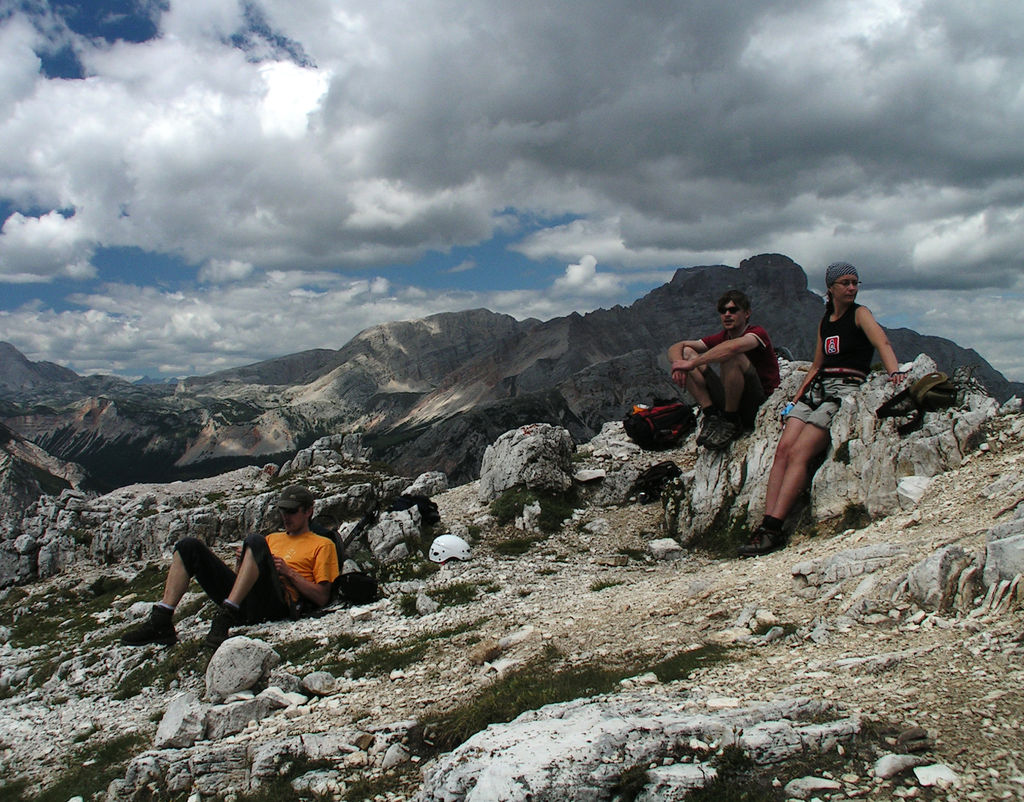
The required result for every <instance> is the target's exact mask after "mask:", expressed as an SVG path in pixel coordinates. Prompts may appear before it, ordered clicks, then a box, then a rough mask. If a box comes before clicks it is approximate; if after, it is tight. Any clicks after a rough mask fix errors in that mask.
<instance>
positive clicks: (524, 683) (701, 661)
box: [412, 645, 727, 753]
mask: <svg viewBox="0 0 1024 802" xmlns="http://www.w3.org/2000/svg"><path fill="white" fill-rule="evenodd" d="M726 651H727V650H726V649H725V647H722V646H705V647H703V648H701V649H696V650H694V651H691V652H684V653H683V654H680V655H676V656H673V657H668V658H663V659H659V660H657V661H656V662H654V663H653V665H652V664H651V663H650V662H649V660H650V658H641V659H639V660H637V661H636V662H633V663H629V664H624V665H607V664H604V663H601V664H598V663H587V664H583V665H561V666H560V665H559V664H560V663H561V662H562V655H561V653H560V652H559V651H558V650H557V649H555V648H554V647H553V646H550V645H549V646H547V647H546V648H545V650H544V651H543V652H542V653H541V654H540V655H538V656H537V657H535V658H534V659H533V660H531V661H530V662H529V663H527V664H526V665H525V666H523V667H521V668H519V669H518V670H516V671H513V672H510V673H509V674H506V675H505V676H504V677H501V678H499V679H497V680H495V681H494V682H493V683H492V684H491V685H489V686H487V687H486V688H484V689H483V690H482V691H481V692H480V693H479V694H478V695H477V696H476V697H475V698H473V699H471V700H470V701H468V702H466V703H465V704H463V705H461V706H459V707H457V708H454V709H452V710H448V711H431V712H428V713H427V714H426V715H425V716H424V717H423V719H422V727H421V728H420V727H417V728H415V729H414V731H413V733H412V736H413V740H414V741H422V747H423V749H424V751H426V752H427V753H432V752H436V751H442V752H446V751H450V750H452V749H454V748H455V747H457V746H458V745H459V744H461V743H463V742H464V741H465V740H467V739H468V738H470V737H471V736H472V735H474V734H475V733H477V732H480V731H481V730H483V729H484V728H486V727H487V726H488V725H489V724H496V723H504V722H508V721H511V720H512V719H514V718H515V717H516V716H518V715H519V714H520V713H523V712H525V711H527V710H536V709H538V708H540V707H543V706H544V705H548V704H554V703H557V702H566V701H569V700H571V699H579V698H582V697H587V696H593V695H595V694H599V693H607V692H609V691H612V690H614V689H615V688H616V687H617V686H618V684H619V682H620V681H621V680H623V679H625V678H627V677H633V676H637V675H638V674H640V673H644V672H646V671H653V672H654V673H655V674H656V675H657V676H658V679H659V680H661V681H662V682H671V681H673V680H677V679H683V678H685V677H687V676H689V674H690V673H692V672H693V671H694V670H695V669H697V668H700V667H702V666H705V665H707V664H709V663H711V662H714V661H718V660H723V659H725V655H726Z"/></svg>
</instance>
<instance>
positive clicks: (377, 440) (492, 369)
mask: <svg viewBox="0 0 1024 802" xmlns="http://www.w3.org/2000/svg"><path fill="white" fill-rule="evenodd" d="M731 288H737V289H741V290H743V291H744V292H746V293H747V295H748V296H749V297H750V298H751V302H752V305H753V318H752V319H753V321H754V322H756V323H759V324H760V325H763V326H764V327H765V328H766V329H767V330H768V332H769V334H770V335H771V337H772V340H773V342H774V343H775V344H776V346H782V347H785V348H786V349H788V350H789V352H791V353H792V354H793V355H794V357H795V358H797V359H805V360H808V359H810V357H811V352H812V350H813V346H814V338H815V331H816V326H817V322H818V320H819V319H820V317H821V314H822V311H823V307H822V301H821V298H820V296H818V295H816V294H815V293H813V292H811V291H810V290H809V289H808V287H807V277H806V274H805V273H804V272H803V270H802V269H801V268H800V266H799V265H797V264H796V263H794V262H793V261H792V260H791V259H789V258H788V257H786V256H783V255H780V254H761V255H759V256H754V257H751V258H750V259H746V260H744V261H743V262H742V263H741V264H740V266H739V267H737V268H733V267H728V266H724V265H715V266H703V267H693V268H686V269H680V270H678V271H677V272H676V273H675V275H674V276H673V278H672V280H671V281H670V282H668V283H667V284H665V285H663V286H661V287H658V288H656V289H654V290H652V291H651V292H650V293H648V294H647V295H645V296H644V297H642V298H640V299H638V300H637V301H636V302H634V303H633V304H631V305H630V306H628V307H622V306H615V307H613V308H611V309H599V310H596V311H594V312H590V313H588V314H584V315H581V314H577V313H573V314H570V315H567V316H564V317H559V318H554V319H552V320H548V321H544V322H541V321H538V320H532V319H531V320H525V321H519V320H516V319H515V318H513V317H511V316H508V315H502V314H497V313H494V312H490V311H488V310H485V309H475V310H469V311H465V312H450V313H442V314H437V315H431V316H429V317H426V318H423V319H420V320H412V321H399V322H391V323H385V324H381V325H379V326H373V327H371V328H369V329H366V330H364V331H362V332H360V333H359V334H358V335H356V336H355V337H354V338H353V339H352V340H351V341H349V342H348V343H346V344H345V345H344V346H342V347H341V348H340V349H338V350H330V349H313V350H309V351H303V352H300V353H297V354H291V355H286V356H281V357H277V358H275V359H270V360H266V361H263V362H258V363H255V364H252V365H246V366H243V367H239V368H233V369H229V370H224V371H219V372H217V373H213V374H210V375H208V376H201V377H190V378H188V379H185V380H182V381H180V382H178V384H177V387H168V386H166V385H141V386H136V385H131V384H129V383H128V382H124V381H123V380H120V379H116V378H113V377H77V376H76V375H75V374H74V373H73V372H71V371H68V370H67V369H66V368H60V367H59V366H56V365H52V364H50V363H33V362H29V361H28V360H26V359H25V358H24V357H23V356H22V355H21V354H20V353H18V352H17V350H16V349H14V348H13V346H10V345H7V344H3V345H4V346H6V347H0V375H2V376H3V377H4V379H5V380H4V381H2V382H0V399H2V400H0V421H3V422H4V423H6V425H7V426H9V427H10V428H11V429H13V430H14V431H16V432H19V433H20V434H21V435H23V436H24V437H26V438H27V439H29V440H31V441H33V442H35V443H37V444H38V445H39V446H41V447H42V448H45V449H46V450H47V451H49V452H50V453H52V454H54V455H56V456H59V457H60V458H62V459H65V460H72V461H76V462H79V463H80V464H82V465H83V466H85V467H86V468H87V469H88V470H89V471H90V472H91V473H92V474H93V475H95V476H97V477H98V478H99V479H100V480H101V481H103V482H105V483H107V484H109V485H112V486H113V485H119V484H124V483H126V482H135V481H168V480H170V479H174V478H193V477H197V476H204V475H213V474H215V473H218V472H221V471H223V470H226V469H228V468H234V467H239V466H240V465H242V464H254V463H255V464H260V463H265V462H270V461H283V459H285V458H286V457H287V456H288V455H289V454H290V453H292V452H294V451H295V450H296V449H297V448H300V447H302V446H304V445H307V444H308V443H309V442H311V441H312V440H313V439H314V438H316V437H318V436H320V435H323V434H332V433H338V432H346V431H361V432H364V433H366V435H367V438H366V439H367V443H368V444H370V445H371V446H372V447H373V448H374V450H375V456H377V457H378V458H380V459H384V460H387V461H389V462H391V463H392V464H393V465H394V466H395V468H396V469H398V470H400V471H403V472H405V473H407V474H409V475H413V474H415V473H418V472H420V471H423V470H443V471H445V472H446V473H448V474H449V477H450V478H451V479H452V481H453V482H460V481H466V480H469V479H472V478H475V476H476V474H477V472H478V470H479V460H480V458H481V456H482V453H483V449H484V448H485V447H486V446H487V445H488V444H490V443H491V442H493V441H494V440H495V439H496V437H497V436H498V435H500V434H501V433H502V432H504V431H507V430H508V429H510V428H514V427H515V426H518V425H522V424H523V423H529V422H535V421H545V422H551V423H558V424H560V425H563V426H565V427H566V428H568V429H569V431H570V432H572V433H573V435H574V436H575V437H577V439H579V440H584V439H589V437H591V436H593V434H594V433H596V431H597V430H598V429H600V426H601V425H602V424H603V423H604V422H606V421H609V420H615V419H618V418H619V417H621V416H622V414H623V411H624V410H625V409H626V408H627V407H628V406H629V405H631V404H632V403H634V402H635V401H641V400H649V399H651V398H654V397H659V396H660V397H663V396H669V397H671V396H674V395H678V393H679V390H678V388H677V387H676V386H675V385H674V384H672V383H671V382H670V381H669V377H668V371H667V367H668V365H667V361H666V360H665V357H664V353H665V350H666V349H667V347H668V346H669V345H670V344H671V343H673V342H675V341H677V340H680V339H684V338H689V337H695V336H701V335H704V334H708V333H712V332H714V331H716V330H718V329H719V327H720V323H719V318H718V315H717V313H716V310H715V301H716V300H717V298H718V297H719V296H720V295H721V294H722V293H723V292H724V291H726V290H728V289H731ZM889 336H890V338H891V340H892V342H893V346H894V348H895V349H896V353H897V356H898V357H899V358H900V359H901V360H904V361H909V360H911V359H913V358H914V357H915V356H916V355H917V354H918V353H920V352H925V353H928V354H929V355H930V356H931V357H932V358H933V359H935V361H936V362H937V364H938V365H939V366H940V368H942V369H946V370H952V368H953V367H955V366H957V365H961V364H970V365H978V366H979V368H978V372H977V376H978V378H980V379H981V380H982V381H983V382H984V383H985V385H986V386H987V387H988V388H989V390H990V391H991V392H992V394H993V395H995V396H996V397H997V398H1000V399H1002V398H1006V397H1008V396H1009V395H1011V394H1013V393H1019V394H1024V392H1022V391H1024V385H1021V384H1020V383H1011V382H1007V381H1006V379H1005V378H1004V377H1003V376H1002V375H1001V374H999V373H998V372H997V371H995V370H994V369H993V368H992V367H991V366H990V365H988V363H987V362H985V360H984V359H982V358H981V357H980V356H979V355H978V354H977V353H976V352H974V351H971V350H967V349H963V348H961V347H960V346H958V345H956V344H955V343H953V342H951V341H949V340H945V339H943V338H938V337H928V336H924V335H920V334H917V333H916V332H913V331H911V330H908V329H896V330H889ZM8 365H12V366H13V368H12V370H11V371H10V373H9V372H8V370H7V368H8ZM8 376H10V377H11V378H10V379H9V380H8Z"/></svg>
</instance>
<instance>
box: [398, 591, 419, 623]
mask: <svg viewBox="0 0 1024 802" xmlns="http://www.w3.org/2000/svg"><path fill="white" fill-rule="evenodd" d="M416 598H417V597H416V594H415V593H403V594H402V595H401V596H399V597H398V601H397V602H396V604H397V606H398V611H399V612H400V613H401V614H402V615H404V616H405V617H406V618H412V617H413V616H415V615H416V614H417V612H418V610H417V609H416Z"/></svg>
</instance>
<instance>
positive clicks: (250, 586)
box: [121, 485, 338, 649]
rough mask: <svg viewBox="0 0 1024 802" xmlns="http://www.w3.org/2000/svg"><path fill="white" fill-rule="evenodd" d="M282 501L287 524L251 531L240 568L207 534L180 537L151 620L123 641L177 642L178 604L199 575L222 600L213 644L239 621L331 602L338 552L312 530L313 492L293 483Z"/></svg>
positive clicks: (278, 615)
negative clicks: (264, 533) (216, 550)
mask: <svg viewBox="0 0 1024 802" xmlns="http://www.w3.org/2000/svg"><path fill="white" fill-rule="evenodd" d="M277 507H278V510H279V512H280V513H281V518H282V519H283V521H284V531H283V532H273V533H271V534H269V535H267V536H266V537H263V536H262V535H250V536H249V537H247V538H246V539H245V542H244V544H243V545H242V549H241V554H240V555H239V561H238V564H237V570H238V573H237V574H236V573H235V572H234V571H232V570H231V569H230V568H229V567H228V566H226V565H225V564H224V563H223V562H222V561H221V560H220V559H219V558H218V557H217V556H216V555H215V554H214V553H213V552H212V551H210V549H209V547H208V546H207V545H206V544H205V543H203V542H202V541H200V540H197V539H196V538H193V537H188V538H182V539H181V540H179V541H178V542H177V543H176V544H175V546H174V557H173V558H172V559H171V567H170V570H169V571H168V573H167V581H166V582H165V584H164V595H163V598H161V600H160V601H159V602H158V603H157V604H154V605H153V608H152V610H151V611H150V616H149V619H148V620H147V621H146V622H145V623H144V624H142V625H140V626H139V627H136V628H135V629H133V630H131V631H130V632H128V633H127V634H125V636H124V637H123V638H121V643H123V644H124V645H126V646H143V645H145V644H148V643H160V644H163V645H165V646H170V645H172V644H174V643H177V641H178V635H177V633H176V632H175V631H174V623H173V617H174V608H175V607H177V605H178V602H180V601H181V598H182V596H184V595H185V591H186V590H187V589H188V584H189V581H190V580H191V579H192V578H193V577H195V580H196V581H197V582H198V583H199V585H200V586H201V587H202V588H203V590H204V591H206V595H207V596H209V597H210V598H211V599H213V600H214V601H215V602H216V603H217V604H219V605H220V606H221V610H220V612H219V613H218V614H217V616H216V618H214V620H213V623H212V625H211V626H210V632H209V634H208V635H207V636H206V645H207V646H209V647H210V648H211V649H216V648H217V647H218V646H220V645H221V643H223V642H224V641H225V640H226V639H227V637H228V635H229V633H230V629H231V627H233V626H239V625H242V624H252V623H256V622H258V621H268V620H274V619H280V618H289V617H296V616H298V615H299V614H300V613H301V612H302V610H303V609H304V608H305V609H310V608H319V607H323V606H324V605H325V604H327V603H328V602H329V601H330V598H331V584H332V583H333V582H334V580H335V579H336V578H337V576H338V554H337V550H336V549H335V546H334V543H333V542H332V541H331V540H329V539H328V538H325V537H321V536H320V535H316V534H314V533H313V532H311V531H310V529H309V519H310V518H312V517H313V495H312V494H311V493H310V492H309V490H308V489H306V488H305V487H302V486H301V485H291V486H290V487H286V488H285V489H284V490H283V491H281V496H280V497H279V498H278V502H277Z"/></svg>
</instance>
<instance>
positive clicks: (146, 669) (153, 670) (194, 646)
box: [112, 640, 211, 700]
mask: <svg viewBox="0 0 1024 802" xmlns="http://www.w3.org/2000/svg"><path fill="white" fill-rule="evenodd" d="M210 656H211V653H209V652H207V651H206V649H205V644H204V643H203V641H202V640H194V641H189V642H187V643H178V644H176V645H175V646H171V647H169V648H166V649H163V650H162V654H161V656H160V659H158V660H146V661H145V662H144V663H143V664H142V665H140V666H139V667H138V668H133V669H132V670H131V671H129V672H128V673H127V674H125V675H124V677H122V678H121V681H120V682H119V683H118V685H117V690H116V691H114V693H113V694H112V697H113V698H114V699H118V700H123V699H130V698H131V697H133V696H136V695H138V694H139V693H140V692H141V691H142V689H143V688H149V687H153V686H155V687H157V688H160V689H161V690H167V689H168V688H170V686H171V682H173V681H174V680H176V679H180V678H182V677H183V676H185V675H189V674H192V675H196V676H201V675H202V674H204V673H205V671H206V664H207V663H208V662H209V658H210Z"/></svg>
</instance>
